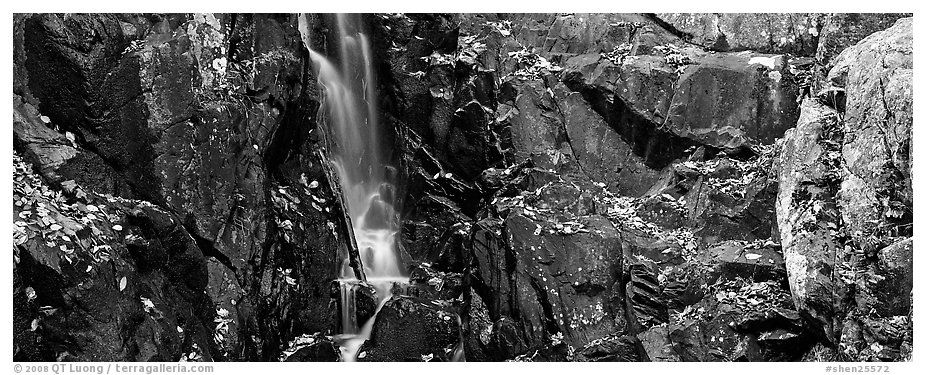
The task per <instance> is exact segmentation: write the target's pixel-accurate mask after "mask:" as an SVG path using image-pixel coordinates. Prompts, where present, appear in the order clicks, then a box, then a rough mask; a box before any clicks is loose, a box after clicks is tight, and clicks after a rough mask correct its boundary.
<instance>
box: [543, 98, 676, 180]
mask: <svg viewBox="0 0 926 375" xmlns="http://www.w3.org/2000/svg"><path fill="white" fill-rule="evenodd" d="M555 92H556V99H557V103H556V104H557V106H558V108H559V109H560V110H561V111H562V113H563V118H564V119H565V128H566V136H567V137H568V140H569V146H570V148H571V149H572V152H573V154H574V155H575V158H576V161H577V162H578V163H579V165H581V166H582V170H583V171H584V172H585V173H586V174H587V175H588V177H589V178H590V179H591V180H592V181H597V182H601V183H604V184H606V185H605V186H606V187H607V188H608V190H611V191H612V192H613V193H615V194H620V195H627V196H640V195H643V193H645V192H646V191H648V190H649V188H650V186H652V185H653V183H655V181H656V178H657V177H658V173H657V171H655V170H653V169H652V168H649V167H647V166H646V165H645V164H644V162H643V159H642V158H640V157H639V156H637V155H635V154H634V153H633V150H632V149H631V146H630V145H628V144H627V143H626V142H625V141H624V140H623V139H622V138H621V136H620V133H618V132H617V131H616V130H614V129H612V128H611V127H610V126H609V125H608V124H607V123H606V122H605V121H604V120H603V119H602V118H601V115H599V114H598V113H596V112H595V111H594V110H592V108H591V107H590V106H589V105H588V103H586V102H585V100H584V99H583V98H582V95H581V94H580V93H577V92H570V91H569V90H568V89H567V88H566V87H565V86H564V85H562V84H560V85H558V86H557V87H556V91H555Z"/></svg>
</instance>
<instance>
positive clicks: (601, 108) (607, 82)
mask: <svg viewBox="0 0 926 375" xmlns="http://www.w3.org/2000/svg"><path fill="white" fill-rule="evenodd" d="M674 70H675V69H674V68H673V67H671V66H669V65H668V64H667V63H666V62H665V58H664V57H663V56H662V55H661V54H660V55H656V56H649V55H641V56H632V57H629V58H623V59H621V60H620V61H619V64H618V63H617V62H612V61H611V59H606V58H602V57H601V55H598V54H594V55H578V56H574V57H572V58H569V59H568V60H566V62H565V64H564V71H563V73H562V77H563V78H562V80H563V82H564V83H565V84H566V85H567V86H568V87H569V88H570V89H571V90H573V91H576V92H579V93H581V94H582V96H583V98H585V99H586V100H587V101H588V104H589V105H590V106H591V107H592V109H594V111H595V112H597V113H599V114H600V115H601V116H602V118H603V119H604V120H605V122H606V123H607V124H608V125H609V126H610V127H611V128H613V129H615V130H617V131H618V132H619V134H620V136H621V138H622V139H623V140H625V142H627V143H628V144H629V145H630V146H631V147H632V150H633V152H634V153H635V154H636V155H639V156H640V157H642V158H643V160H644V161H645V163H646V165H648V166H650V167H651V168H655V169H660V168H663V167H664V166H666V165H668V164H669V163H670V162H671V161H672V160H674V159H676V158H678V157H680V155H681V154H682V153H683V151H684V150H685V149H686V148H687V147H689V146H690V144H691V142H692V141H690V140H685V139H683V138H680V137H676V136H675V135H673V134H671V133H667V132H666V131H664V130H662V129H661V125H662V124H663V123H664V122H665V119H666V117H667V116H668V110H669V105H670V103H671V101H672V97H673V95H674V93H675V90H676V89H675V82H676V80H677V75H676V73H675V71H674ZM573 141H576V142H577V143H579V144H580V145H581V143H580V142H578V140H573Z"/></svg>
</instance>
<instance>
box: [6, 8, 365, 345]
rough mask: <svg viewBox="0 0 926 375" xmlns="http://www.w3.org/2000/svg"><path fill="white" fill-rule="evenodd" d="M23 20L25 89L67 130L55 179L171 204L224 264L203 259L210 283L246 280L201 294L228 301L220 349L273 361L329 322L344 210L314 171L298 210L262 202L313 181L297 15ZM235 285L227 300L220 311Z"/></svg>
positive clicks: (309, 98)
mask: <svg viewBox="0 0 926 375" xmlns="http://www.w3.org/2000/svg"><path fill="white" fill-rule="evenodd" d="M20 21H21V31H22V32H21V38H20V39H18V40H19V42H17V43H19V45H18V46H17V48H19V49H20V50H21V51H22V56H24V57H25V58H24V59H21V60H20V61H21V62H22V63H23V64H24V66H23V68H24V69H21V70H20V73H23V74H21V75H20V79H21V80H20V82H22V83H23V86H21V87H20V88H21V91H22V92H23V94H28V96H29V97H30V98H31V99H29V100H30V102H31V103H33V104H37V105H38V109H39V110H40V111H41V113H43V114H45V115H46V116H48V117H49V119H50V120H51V121H50V122H51V123H52V124H55V125H57V126H58V128H59V129H60V130H61V133H62V134H64V135H65V138H67V134H73V137H74V141H73V142H69V144H70V146H71V147H74V148H76V149H77V150H78V153H77V155H76V156H75V157H73V158H70V161H69V162H68V163H66V164H63V165H62V166H61V167H59V168H58V171H59V172H58V173H59V174H60V175H62V176H64V177H66V179H65V181H63V182H68V180H73V181H71V182H69V183H68V186H78V187H80V188H81V189H84V190H86V191H90V190H92V191H97V192H100V193H111V194H114V195H118V196H122V197H129V198H140V199H145V200H148V201H150V202H152V203H153V204H155V205H158V206H160V207H164V208H165V209H166V210H169V211H173V212H177V213H178V214H179V215H180V217H181V218H182V219H181V221H182V223H183V226H184V227H185V228H186V229H187V230H188V231H189V233H190V235H191V236H193V238H195V242H196V246H197V247H198V248H200V249H201V251H202V252H203V253H206V254H208V256H210V257H213V258H215V259H216V260H219V263H218V264H221V267H225V268H226V269H224V270H223V269H221V267H220V266H219V265H218V264H214V267H213V269H212V275H213V276H214V280H215V281H216V282H219V280H223V279H226V278H227V279H238V280H239V281H240V282H241V284H240V285H239V287H240V288H244V289H246V290H240V289H237V288H236V287H234V286H233V284H234V283H220V284H219V285H217V288H219V289H222V290H219V289H213V290H211V291H210V293H211V296H212V298H216V299H217V300H221V301H223V302H222V304H223V306H225V307H223V308H224V309H226V310H229V311H236V313H234V314H230V315H229V316H230V318H228V319H230V320H229V321H228V322H226V323H228V324H226V325H225V326H226V329H227V328H228V327H231V330H235V329H237V330H239V331H241V332H238V333H239V334H235V333H233V332H228V333H227V334H224V335H223V337H224V338H227V339H228V340H226V341H227V342H226V343H229V344H230V345H232V346H235V345H239V344H240V345H239V347H238V348H230V347H229V348H227V349H228V352H233V353H236V355H241V356H242V357H245V358H252V359H253V358H261V359H272V358H276V356H277V354H278V353H279V347H280V344H281V343H282V342H283V341H285V340H286V337H283V336H288V337H292V336H293V335H295V334H298V333H301V332H305V331H309V332H316V331H325V330H331V329H334V326H335V324H336V320H335V319H336V316H335V315H334V314H330V312H332V311H335V310H334V309H333V308H332V307H333V306H329V305H330V302H332V300H330V299H329V297H328V293H327V289H328V286H329V284H330V282H331V280H333V279H334V278H335V277H336V267H335V266H334V264H336V263H337V254H338V250H339V249H338V246H339V245H338V243H337V242H338V241H337V240H336V238H337V237H340V238H344V237H345V235H346V233H347V232H346V227H345V226H344V225H342V224H340V220H339V219H338V218H339V215H340V214H339V210H340V207H339V206H338V205H337V204H334V205H332V204H331V202H333V200H332V195H333V194H330V192H331V191H330V188H329V187H328V185H327V183H324V182H323V184H321V186H319V189H318V190H319V191H318V192H316V194H315V195H314V198H313V196H312V195H311V194H305V195H302V196H300V197H297V199H301V200H300V201H299V202H301V203H297V202H296V200H288V204H293V205H299V204H301V205H302V206H303V207H301V209H302V211H301V212H304V213H306V214H302V215H291V216H285V215H282V213H281V211H283V210H275V209H276V208H277V207H274V203H277V205H278V206H283V205H284V204H283V202H282V201H280V202H270V201H268V197H271V195H272V194H271V193H270V192H269V190H270V189H274V190H276V189H278V186H274V185H275V184H273V183H271V182H270V180H274V179H278V178H279V179H281V180H285V181H286V185H292V184H294V183H295V184H298V183H300V182H301V181H304V182H303V184H308V181H313V180H316V181H318V180H322V181H324V180H325V172H324V168H321V165H323V163H321V160H320V156H319V154H318V153H317V150H318V149H319V147H318V144H319V142H320V141H321V140H320V139H318V137H317V132H315V133H314V135H313V133H312V131H313V130H314V127H315V124H314V122H313V121H305V119H306V118H315V113H314V112H315V111H316V110H317V108H318V103H317V101H315V99H314V98H315V89H314V86H315V85H314V84H312V85H308V84H307V83H309V82H313V80H314V78H313V77H311V76H310V75H307V74H306V73H307V71H306V70H305V66H306V65H305V63H304V59H305V58H307V56H305V55H304V49H303V47H302V42H301V38H300V36H299V32H298V28H297V25H296V17H295V16H291V15H274V16H268V15H256V16H254V15H218V16H215V15H212V14H198V15H187V14H176V15H167V16H164V15H52V14H38V15H29V16H27V17H23V18H22V19H21V20H20ZM22 56H21V57H22ZM26 76H27V77H26ZM25 78H28V79H25ZM33 99H34V100H33ZM303 184H300V185H301V186H303V187H305V185H303ZM65 189H66V190H68V189H69V188H67V187H66V188H65ZM307 189H308V188H306V190H307ZM290 195H292V194H290ZM271 198H274V197H271ZM275 198H278V200H279V199H280V198H279V196H277V197H275ZM286 199H289V198H286ZM271 200H272V199H271ZM323 201H325V202H329V203H328V204H325V203H322V202H323ZM313 204H314V205H315V206H317V207H318V208H313V207H312V205H313ZM291 207H295V206H291ZM325 208H327V209H328V210H327V211H325ZM281 227H285V228H286V229H283V230H279V229H280V228H281ZM278 230H279V231H278ZM287 232H288V233H287ZM307 238H312V240H311V241H307V240H306V239H307ZM296 242H300V243H299V244H298V247H300V248H301V249H300V250H298V251H297V249H296V247H297V244H296ZM136 245H137V246H136ZM132 246H135V247H134V248H136V249H146V248H148V247H145V245H144V244H142V243H137V244H135V243H133V245H132ZM284 259H285V260H284ZM156 260H157V259H156V258H152V259H150V260H146V262H148V261H153V262H154V263H152V264H158V263H157V262H156ZM248 264H260V266H258V267H257V268H253V267H251V266H249V265H248ZM296 264H303V265H306V267H305V268H306V269H298V267H296V266H295V265H296ZM277 267H279V268H280V270H279V271H278V270H276V268H277ZM287 270H288V274H286V275H284V273H285V272H283V271H287ZM294 270H295V271H294ZM283 285H285V286H283ZM281 286H282V287H281ZM291 286H298V287H295V288H289V287H291ZM281 290H285V292H281ZM258 291H259V292H258ZM271 295H273V296H274V298H270V296H271ZM232 296H235V298H234V299H236V303H237V305H236V308H235V309H229V308H228V307H227V304H228V303H230V301H231V300H232V299H233V298H231V297H232ZM239 296H253V297H244V298H238V297H239ZM277 296H281V297H280V298H277ZM249 298H256V299H257V301H248V299H249ZM294 301H300V302H297V303H295V304H294V303H293V302H294ZM302 303H305V306H304V308H303V306H301V304H302ZM284 306H285V307H284ZM238 315H240V320H238ZM223 319H224V318H223ZM210 324H212V323H210ZM235 327H237V328H235ZM281 327H287V328H282V329H281ZM297 331H300V332H297ZM236 337H237V338H238V344H235V343H234V341H235V340H236V339H235V338H236ZM252 338H259V339H258V340H256V341H259V342H253V341H252ZM241 347H247V348H248V350H237V349H240V348H241Z"/></svg>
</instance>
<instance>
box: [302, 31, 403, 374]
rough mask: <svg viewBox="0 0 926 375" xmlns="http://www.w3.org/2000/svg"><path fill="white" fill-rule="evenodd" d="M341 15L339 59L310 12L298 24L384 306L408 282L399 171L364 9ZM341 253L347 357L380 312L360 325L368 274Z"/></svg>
mask: <svg viewBox="0 0 926 375" xmlns="http://www.w3.org/2000/svg"><path fill="white" fill-rule="evenodd" d="M336 23H337V32H338V44H339V49H338V52H339V55H338V62H339V64H340V67H338V66H335V64H334V63H332V62H331V61H330V60H328V59H327V58H326V57H325V56H323V55H322V54H320V53H318V52H316V51H314V50H312V48H311V43H310V40H309V27H308V22H307V20H306V17H305V15H302V16H300V17H299V30H300V32H301V33H302V37H303V42H304V43H305V45H306V48H308V49H309V54H310V56H311V59H312V61H313V63H314V64H315V68H316V71H317V74H318V84H319V86H321V88H322V90H323V94H324V97H323V98H322V104H321V109H320V110H319V114H320V116H319V123H320V124H324V126H327V129H328V131H329V134H330V136H331V140H332V141H333V142H334V144H333V145H331V146H332V153H333V161H332V164H333V167H334V169H335V171H337V174H338V178H339V180H340V181H339V183H340V186H341V190H342V191H343V193H344V199H345V203H346V205H347V211H348V214H349V216H350V218H351V221H352V227H353V232H354V238H355V239H356V242H357V247H358V250H359V252H360V260H361V263H362V264H363V267H364V273H365V274H366V282H367V283H368V284H370V285H371V286H372V287H373V288H375V290H376V296H377V299H378V307H377V309H376V311H377V312H378V311H379V308H380V307H382V305H383V304H384V303H385V301H386V300H387V299H388V298H389V297H390V296H391V290H392V287H393V284H394V283H399V284H406V283H407V282H408V277H406V276H405V275H404V274H403V271H402V267H401V264H400V262H399V258H398V256H397V253H396V249H395V236H396V233H398V228H399V219H398V214H397V212H396V208H395V205H394V202H395V201H394V199H395V192H394V181H393V179H394V178H395V173H394V169H393V168H391V167H389V166H388V165H387V164H385V163H384V162H383V155H382V151H383V150H382V149H381V147H380V144H379V142H380V141H381V140H382V138H381V134H380V128H379V119H378V116H377V106H376V89H375V84H376V81H375V77H374V74H373V66H372V62H371V49H370V42H369V40H368V38H367V36H366V35H365V34H363V33H362V28H361V22H360V16H359V15H356V14H354V15H346V14H338V15H337V17H336ZM341 259H342V268H341V279H340V280H339V282H340V285H341V334H340V335H338V336H337V337H336V340H337V341H338V342H340V343H341V351H342V358H344V360H346V361H352V360H354V358H355V355H356V353H357V350H358V349H359V347H360V345H361V344H362V343H363V341H365V340H366V339H367V338H369V335H370V332H371V330H372V328H373V321H374V320H375V315H374V318H370V319H369V320H368V321H367V322H365V324H363V326H362V327H358V324H357V319H356V315H355V314H356V311H355V305H356V300H355V292H356V288H357V287H358V284H360V283H361V280H358V278H357V276H356V275H355V274H354V270H353V269H352V268H351V266H350V261H349V256H348V254H342V255H341Z"/></svg>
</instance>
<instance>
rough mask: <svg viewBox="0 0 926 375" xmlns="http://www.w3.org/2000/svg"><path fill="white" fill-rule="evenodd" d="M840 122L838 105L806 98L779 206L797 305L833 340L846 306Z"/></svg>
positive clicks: (783, 164)
mask: <svg viewBox="0 0 926 375" xmlns="http://www.w3.org/2000/svg"><path fill="white" fill-rule="evenodd" d="M839 126H840V125H839V124H838V123H837V116H836V112H835V110H833V109H831V108H829V107H825V106H823V105H821V104H819V103H816V102H814V101H812V100H805V101H804V103H803V104H802V105H801V117H800V119H799V120H798V123H797V127H795V128H794V129H791V130H788V132H787V133H786V135H785V138H784V140H783V142H782V149H781V155H780V159H779V162H780V164H779V165H780V168H781V169H780V170H779V174H778V180H779V189H778V199H777V203H776V206H775V207H776V212H777V220H778V228H779V230H780V231H781V248H782V251H783V253H784V260H785V266H786V268H787V270H788V283H789V285H790V286H791V294H792V296H793V298H794V305H795V307H796V308H797V310H798V311H800V312H801V313H802V314H804V315H805V316H807V318H808V319H809V321H810V322H811V323H812V324H813V326H814V327H815V328H816V329H818V331H819V332H821V334H822V336H823V337H826V338H827V339H828V340H831V342H836V340H837V336H838V333H837V330H836V328H835V327H834V326H833V324H834V322H833V319H834V317H835V316H837V314H839V313H840V312H841V311H844V309H845V307H844V306H842V303H841V302H840V297H839V296H840V295H841V294H843V293H845V292H844V291H843V280H842V279H841V278H840V277H839V270H838V268H837V267H839V264H840V263H841V260H842V259H844V258H845V257H846V256H847V254H846V251H845V249H846V248H845V246H844V244H843V241H842V240H841V239H840V238H841V235H840V233H839V231H838V228H839V225H840V223H841V215H840V214H839V211H838V207H837V206H836V202H835V199H836V192H837V191H838V189H839V184H840V180H841V169H840V166H839V163H840V160H841V158H840V155H839V142H840V140H839V139H833V137H834V134H835V133H834V131H835V130H836V129H838V127H839ZM834 270H835V272H834Z"/></svg>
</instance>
